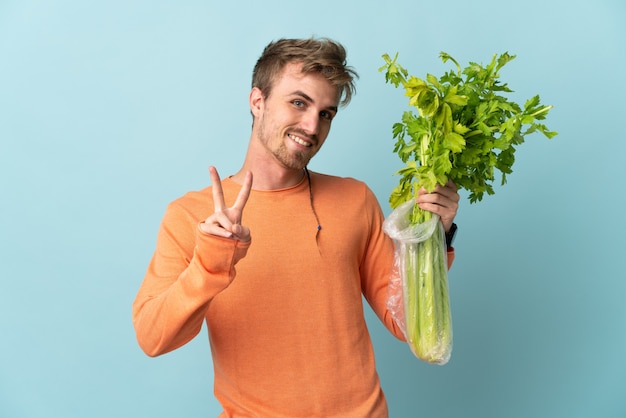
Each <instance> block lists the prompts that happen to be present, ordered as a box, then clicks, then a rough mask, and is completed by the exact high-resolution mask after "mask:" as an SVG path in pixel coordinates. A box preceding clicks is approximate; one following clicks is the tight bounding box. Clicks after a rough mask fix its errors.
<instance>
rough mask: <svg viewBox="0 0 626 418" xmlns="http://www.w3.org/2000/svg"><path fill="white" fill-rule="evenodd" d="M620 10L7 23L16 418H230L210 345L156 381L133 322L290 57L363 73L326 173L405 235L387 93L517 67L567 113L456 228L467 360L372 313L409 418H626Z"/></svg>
mask: <svg viewBox="0 0 626 418" xmlns="http://www.w3.org/2000/svg"><path fill="white" fill-rule="evenodd" d="M625 17H626V6H625V3H624V2H623V1H621V0H614V1H610V0H598V1H591V0H587V1H576V0H574V1H552V2H550V1H548V0H529V1H525V2H504V1H475V2H466V1H464V0H450V1H447V2H435V1H432V0H431V1H428V2H425V1H410V0H397V1H394V2H382V1H364V0H358V1H335V2H321V3H318V2H304V3H303V2H293V1H278V0H265V1H262V2H261V1H259V2H252V1H250V2H243V1H232V2H224V1H220V2H211V1H180V2H169V1H147V0H146V1H120V0H109V1H106V2H104V1H101V2H91V1H77V0H75V1H72V0H67V1H36V0H19V1H18V0H14V1H11V0H4V1H3V2H1V3H0V144H1V148H0V238H1V241H0V416H2V417H10V418H21V417H27V418H37V417H81V418H82V417H94V418H95V417H112V416H116V417H118V416H119V417H153V418H157V417H171V416H176V417H211V416H216V415H217V414H218V412H219V411H220V408H219V405H218V404H217V402H216V401H215V399H214V398H213V394H212V366H211V361H210V356H209V347H208V342H207V337H206V332H204V331H203V333H202V335H201V336H199V337H198V338H196V339H195V340H194V341H192V342H191V343H189V344H188V345H187V346H185V347H183V348H181V349H179V350H177V351H175V352H173V353H170V354H168V355H165V356H162V357H160V358H156V359H152V358H148V357H147V356H145V355H144V354H143V353H142V352H141V351H140V349H139V348H138V346H137V344H136V342H135V337H134V331H133V329H132V323H131V310H130V309H131V303H132V300H133V298H134V296H135V293H136V291H137V289H138V287H139V284H140V282H141V280H142V278H143V274H144V271H145V268H146V266H147V264H148V261H149V258H150V256H151V254H152V251H153V250H154V242H155V238H156V232H157V228H158V224H159V222H160V219H161V216H162V215H163V211H164V209H165V205H166V204H167V203H168V202H169V201H170V200H173V199H174V198H176V197H178V196H179V195H181V194H183V193H184V192H186V191H187V190H191V189H198V188H201V187H204V186H205V185H208V184H209V183H210V179H209V175H208V171H207V167H208V166H209V165H216V166H217V167H218V168H219V170H220V172H221V173H222V174H223V175H227V174H230V173H233V172H234V171H236V170H237V169H238V168H239V167H240V164H241V163H242V161H243V156H244V154H245V150H246V146H247V142H248V138H249V132H250V124H251V118H250V115H249V110H248V105H247V96H248V92H249V84H250V75H251V70H252V67H253V65H254V63H255V61H256V58H257V57H258V55H259V54H260V52H261V50H262V48H263V47H264V46H265V45H266V44H267V43H268V42H269V41H270V40H273V39H277V38H280V37H308V36H311V35H319V36H329V37H332V38H335V39H337V40H339V41H341V42H342V43H343V44H344V45H345V46H346V48H347V50H348V58H349V63H350V64H351V65H353V66H354V67H355V68H356V69H357V71H358V72H359V73H360V76H361V78H360V80H359V81H358V94H357V96H356V97H355V99H354V100H353V102H352V104H351V105H350V106H349V107H348V108H346V109H345V110H342V111H341V112H340V114H339V116H338V118H337V119H336V120H335V122H334V126H333V130H332V132H331V136H330V137H329V139H328V141H327V142H326V145H325V146H324V149H323V150H322V152H321V153H320V154H319V155H318V156H317V157H316V158H315V159H314V161H313V162H312V164H311V169H313V170H316V171H322V172H328V173H333V174H337V175H342V176H353V177H356V178H359V179H362V180H364V181H366V182H367V183H368V184H369V185H370V187H371V188H372V189H373V190H374V192H375V193H376V195H377V196H378V197H379V199H380V201H381V204H382V206H383V208H384V210H385V212H386V213H388V211H389V208H388V205H387V197H388V194H389V192H390V190H391V188H392V187H393V186H395V184H396V183H397V177H394V176H393V173H394V172H395V170H396V169H398V168H399V167H400V166H401V164H400V161H399V160H398V159H397V157H396V156H395V155H394V154H393V152H392V148H393V141H392V139H391V125H392V124H393V123H394V122H396V121H397V120H399V118H400V116H401V113H402V112H403V111H404V110H405V109H406V100H405V98H404V97H403V96H402V92H401V91H400V90H396V89H394V88H393V87H391V86H389V85H386V84H385V83H384V77H383V75H382V74H381V73H379V72H378V68H379V67H380V66H381V65H382V60H381V58H380V56H381V55H382V54H383V53H386V52H387V53H390V54H394V53H395V52H399V53H400V62H401V63H402V64H403V65H404V66H405V67H407V68H408V69H409V71H410V72H411V73H413V74H415V75H418V76H423V75H425V74H426V72H431V73H434V74H440V73H441V72H442V71H443V70H447V69H448V68H449V67H448V66H447V65H446V66H444V65H443V64H442V63H441V62H440V60H439V58H438V54H439V52H440V51H446V52H448V53H450V54H451V55H453V56H454V57H455V58H457V59H458V60H459V61H460V62H461V63H463V64H465V63H467V62H468V61H470V60H471V61H478V62H483V63H486V62H488V61H489V60H490V58H491V56H492V55H493V54H495V53H501V52H504V51H509V52H510V53H512V54H516V55H517V58H516V59H515V60H514V61H513V62H511V63H510V64H508V65H507V66H506V67H505V69H504V70H503V72H502V80H503V81H505V82H507V83H508V84H509V85H510V87H512V88H513V89H514V90H515V91H516V93H515V95H514V96H513V99H514V100H516V101H518V102H521V103H523V101H524V100H526V99H527V98H529V97H531V96H532V95H534V94H536V93H539V94H541V97H542V101H543V102H544V103H546V104H553V105H554V106H555V107H554V109H553V111H552V112H551V114H550V115H549V118H548V120H547V121H546V123H547V125H548V126H549V127H550V128H552V129H553V130H556V131H558V132H559V135H558V136H557V137H556V138H554V139H553V140H547V139H546V138H544V137H543V136H541V135H533V136H531V137H528V138H527V142H526V143H525V144H524V145H523V146H522V147H521V148H520V149H519V152H518V154H517V162H516V165H515V167H514V173H513V175H511V176H510V178H509V183H508V184H507V185H506V186H504V187H497V189H496V194H495V195H494V196H488V197H486V198H485V199H484V200H483V201H482V202H480V203H478V204H475V205H470V204H469V201H468V200H466V199H465V195H464V196H463V198H464V200H463V201H462V204H461V208H460V212H459V215H458V218H457V222H458V224H459V228H460V229H459V234H458V238H457V241H456V247H457V260H456V262H455V265H454V267H453V270H452V271H451V272H450V281H451V297H452V308H453V316H454V333H455V343H454V344H455V347H454V352H453V355H452V359H451V361H450V362H449V363H448V364H447V365H445V366H433V365H429V364H426V363H423V362H421V361H419V360H417V359H416V358H415V357H413V355H412V354H411V353H410V350H409V349H408V348H407V347H406V346H405V345H403V344H401V343H400V342H398V341H396V340H395V339H393V337H391V336H390V335H389V334H388V333H387V332H386V331H385V330H384V329H383V328H382V326H381V325H380V324H379V323H377V322H376V321H375V320H374V319H373V318H372V315H371V313H370V312H368V319H369V320H370V323H371V331H372V334H373V339H374V344H375V349H376V353H377V361H378V366H379V370H380V374H381V378H382V382H383V387H384V389H385V391H386V394H387V397H388V399H389V403H390V411H391V416H392V418H402V417H407V418H408V417H432V418H448V417H454V418H457V417H471V418H473V417H480V418H501V417H507V418H518V417H519V418H522V417H524V418H527V417H534V418H536V417H550V418H553V417H567V418H579V417H580V418H583V417H585V418H586V417H594V418H596V417H603V418H618V417H624V416H626V356H625V353H626V350H625V349H626V304H625V303H624V296H625V293H626V281H625V280H624V279H625V276H626V275H625V274H624V270H623V265H622V262H623V259H622V258H621V257H623V255H624V249H625V248H626V246H625V242H624V237H625V235H626V227H625V226H626V223H625V221H624V215H623V213H622V212H623V206H624V203H625V199H624V191H623V184H624V183H623V182H624V180H625V170H624V164H623V159H624V154H625V153H626V146H625V145H624V144H625V143H626V142H625V138H624V120H625V119H624V99H625V93H626V89H625V87H624V74H625V70H624V68H625V66H626V50H625V45H626V30H625V26H624V18H625Z"/></svg>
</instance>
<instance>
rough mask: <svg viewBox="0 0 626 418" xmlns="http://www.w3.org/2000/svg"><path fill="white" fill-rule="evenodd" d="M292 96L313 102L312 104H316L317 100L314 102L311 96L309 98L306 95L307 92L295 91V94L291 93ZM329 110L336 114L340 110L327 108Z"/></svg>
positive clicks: (334, 107) (335, 107) (333, 107)
mask: <svg viewBox="0 0 626 418" xmlns="http://www.w3.org/2000/svg"><path fill="white" fill-rule="evenodd" d="M291 94H292V95H294V96H300V97H302V98H303V99H305V100H308V101H309V102H311V103H315V100H313V99H312V98H311V96H309V95H308V94H306V93H305V92H303V91H302V90H296V91H294V92H293V93H291ZM327 109H328V110H332V111H333V112H335V113H337V111H338V110H339V109H338V108H337V106H328V107H327Z"/></svg>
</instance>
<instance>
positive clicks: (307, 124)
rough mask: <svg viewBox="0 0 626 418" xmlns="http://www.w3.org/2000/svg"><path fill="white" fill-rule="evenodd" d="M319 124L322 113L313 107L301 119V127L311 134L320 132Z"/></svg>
mask: <svg viewBox="0 0 626 418" xmlns="http://www.w3.org/2000/svg"><path fill="white" fill-rule="evenodd" d="M319 126H320V114H319V112H318V111H317V110H312V109H311V111H308V112H306V113H305V114H304V116H303V117H302V120H301V121H300V127H301V128H302V129H303V130H304V131H305V132H306V133H307V134H308V135H311V136H313V135H317V134H318V133H319Z"/></svg>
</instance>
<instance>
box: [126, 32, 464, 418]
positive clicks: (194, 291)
mask: <svg viewBox="0 0 626 418" xmlns="http://www.w3.org/2000/svg"><path fill="white" fill-rule="evenodd" d="M355 77H356V73H355V72H354V71H353V70H352V69H351V68H350V67H347V66H346V64H345V50H344V48H343V47H342V46H341V45H340V44H338V43H336V42H334V41H331V40H328V39H305V40H279V41H277V42H273V43H270V44H269V45H268V46H267V47H266V48H265V50H264V52H263V55H262V56H261V57H260V58H259V60H258V62H257V64H256V66H255V69H254V73H253V83H252V90H251V93H250V97H249V105H250V110H251V113H252V115H253V126H252V133H251V136H250V142H249V146H248V151H247V154H246V157H245V160H244V162H243V166H242V168H241V169H240V170H239V171H238V172H237V173H235V174H234V175H232V176H230V177H228V178H226V179H224V180H223V181H222V180H220V177H219V175H218V173H217V171H216V169H215V168H214V167H211V168H210V175H211V180H212V186H211V187H208V188H206V189H204V190H201V191H198V192H190V193H187V194H186V195H185V196H183V197H181V198H179V199H177V200H175V201H174V202H172V203H171V204H170V205H169V206H168V208H167V211H166V213H165V216H164V219H163V221H162V224H161V228H160V230H159V234H158V240H157V247H156V251H155V254H154V257H153V259H152V260H151V262H150V265H149V267H148V270H147V272H146V276H145V279H144V282H143V284H142V285H141V287H140V289H139V292H138V294H137V297H136V300H135V302H134V304H133V322H134V325H135V329H136V332H137V338H138V341H139V344H140V346H141V347H142V349H143V350H144V351H145V352H146V353H147V354H148V355H150V356H157V355H161V354H164V353H166V352H168V351H171V350H174V349H176V348H178V347H180V346H182V345H183V344H185V343H187V342H188V341H190V340H191V339H192V338H194V337H195V336H196V335H197V334H198V333H199V331H200V329H201V326H202V323H203V321H206V323H207V326H208V332H209V341H210V345H211V352H212V356H213V365H214V370H215V396H216V397H217V399H218V400H219V401H220V403H221V405H222V406H223V408H224V412H223V413H222V414H221V415H220V416H221V417H252V416H254V417H271V418H280V417H289V418H293V417H368V418H373V417H387V415H388V413H387V404H386V401H385V397H384V395H383V392H382V390H381V387H380V382H379V378H378V374H377V372H376V368H375V362H374V353H373V348H372V343H371V340H370V336H369V333H368V330H367V327H366V323H365V318H364V315H363V306H362V298H361V296H362V295H364V296H365V298H366V299H367V301H368V303H369V304H370V305H371V306H372V308H373V310H374V312H376V314H377V315H378V317H379V318H380V319H381V320H382V321H383V323H384V324H385V326H386V327H387V328H388V329H389V330H390V331H391V332H392V333H393V334H394V335H395V336H396V337H398V338H400V339H404V337H403V335H402V332H401V331H400V329H399V328H398V327H397V326H396V324H395V323H394V321H393V319H392V317H391V314H390V313H389V312H388V311H387V309H386V299H387V285H388V281H389V276H390V272H391V268H392V264H393V242H392V241H391V240H390V238H389V237H387V236H386V235H385V234H384V233H383V232H382V229H381V225H382V222H383V215H382V211H381V209H380V206H379V204H378V202H377V201H376V198H375V196H374V194H373V193H372V192H371V190H370V189H369V188H368V187H367V186H366V185H365V184H364V183H362V182H360V181H357V180H354V179H350V178H339V177H334V176H329V175H323V174H319V173H314V172H309V171H308V170H307V168H306V167H307V164H308V162H309V160H310V159H311V158H312V157H313V156H314V155H315V154H316V153H317V152H318V151H319V149H320V148H321V147H322V145H323V144H324V141H325V140H326V137H327V135H328V133H329V131H330V127H331V123H332V120H333V118H334V117H335V115H336V114H337V111H338V107H339V106H340V105H345V104H347V103H348V102H349V100H350V98H351V96H352V94H353V91H354V84H353V80H354V78H355ZM458 200H459V196H458V194H457V192H456V188H455V187H454V185H453V184H449V185H447V186H446V187H440V188H438V189H437V190H435V191H434V192H433V193H421V194H420V197H419V198H418V203H419V204H420V205H421V206H422V207H423V208H424V209H427V210H430V211H432V212H435V213H438V214H439V215H440V216H441V219H442V222H443V224H444V228H445V229H446V231H448V230H450V227H451V225H452V222H453V219H454V217H455V215H456V211H457V207H458ZM448 256H449V260H451V259H452V257H453V250H452V249H451V248H449V252H448Z"/></svg>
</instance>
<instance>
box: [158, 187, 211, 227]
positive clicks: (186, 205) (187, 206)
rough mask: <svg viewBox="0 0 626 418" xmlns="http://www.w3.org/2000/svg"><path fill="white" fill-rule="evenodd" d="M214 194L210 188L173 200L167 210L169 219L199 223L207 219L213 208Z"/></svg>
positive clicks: (188, 193)
mask: <svg viewBox="0 0 626 418" xmlns="http://www.w3.org/2000/svg"><path fill="white" fill-rule="evenodd" d="M212 204H213V202H212V193H211V188H210V187H205V188H204V189H201V190H194V191H189V192H187V193H185V194H184V195H182V196H180V197H178V198H176V199H174V200H172V201H171V202H170V203H169V204H168V205H167V209H166V217H167V218H170V219H172V218H175V219H180V220H183V219H185V220H188V221H190V222H194V223H195V222H198V221H200V220H203V219H206V217H207V216H208V215H209V211H210V209H211V208H212Z"/></svg>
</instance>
